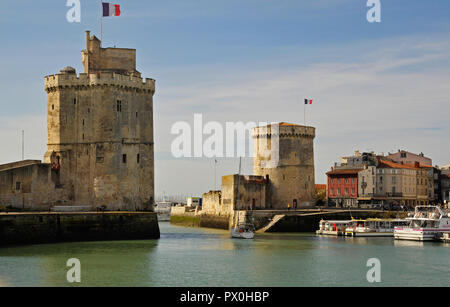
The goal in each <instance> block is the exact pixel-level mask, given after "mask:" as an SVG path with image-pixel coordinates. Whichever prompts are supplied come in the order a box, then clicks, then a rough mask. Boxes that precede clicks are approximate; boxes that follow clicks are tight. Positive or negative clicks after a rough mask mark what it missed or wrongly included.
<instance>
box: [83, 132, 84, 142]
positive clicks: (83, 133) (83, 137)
mask: <svg viewBox="0 0 450 307" xmlns="http://www.w3.org/2000/svg"><path fill="white" fill-rule="evenodd" d="M83 141H84V133H83Z"/></svg>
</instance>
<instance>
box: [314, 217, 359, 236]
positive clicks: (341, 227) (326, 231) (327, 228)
mask: <svg viewBox="0 0 450 307" xmlns="http://www.w3.org/2000/svg"><path fill="white" fill-rule="evenodd" d="M350 223H351V220H340V221H326V220H321V221H320V222H319V230H317V231H316V234H318V235H328V236H343V235H344V234H345V229H346V228H347V227H348V226H349V225H350Z"/></svg>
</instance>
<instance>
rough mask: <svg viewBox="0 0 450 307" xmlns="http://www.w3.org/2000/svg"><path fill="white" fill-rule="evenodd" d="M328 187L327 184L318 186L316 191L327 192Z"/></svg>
mask: <svg viewBox="0 0 450 307" xmlns="http://www.w3.org/2000/svg"><path fill="white" fill-rule="evenodd" d="M326 189H327V185H326V184H316V190H326Z"/></svg>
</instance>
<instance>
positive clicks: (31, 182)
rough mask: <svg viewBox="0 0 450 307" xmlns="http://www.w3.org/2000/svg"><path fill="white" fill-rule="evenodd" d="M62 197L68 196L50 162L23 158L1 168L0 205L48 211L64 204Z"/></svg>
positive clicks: (17, 208) (18, 208) (10, 207)
mask: <svg viewBox="0 0 450 307" xmlns="http://www.w3.org/2000/svg"><path fill="white" fill-rule="evenodd" d="M8 165H9V166H10V167H9V168H7V167H5V166H8ZM64 199H67V195H66V193H65V191H64V190H63V189H60V188H59V186H58V180H57V176H56V175H55V173H54V171H52V169H51V166H50V164H45V163H41V162H40V161H29V160H26V161H21V162H17V163H11V164H6V165H3V166H1V167H0V207H4V208H9V209H10V210H11V209H16V210H25V211H27V210H38V211H39V210H42V211H47V210H48V209H49V208H50V207H51V206H54V205H65V204H66V203H65V202H64V201H63V200H64Z"/></svg>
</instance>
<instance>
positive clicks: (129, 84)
mask: <svg viewBox="0 0 450 307" xmlns="http://www.w3.org/2000/svg"><path fill="white" fill-rule="evenodd" d="M95 86H112V87H121V88H125V89H127V88H128V89H137V90H142V91H148V92H149V93H154V92H155V80H154V79H151V78H145V79H144V78H141V77H138V76H131V75H122V74H118V73H114V72H102V73H98V74H86V73H80V74H79V75H77V74H76V73H60V74H54V75H49V76H46V77H45V91H46V92H51V91H54V90H57V89H61V88H66V87H74V88H80V89H83V88H90V87H95Z"/></svg>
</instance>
